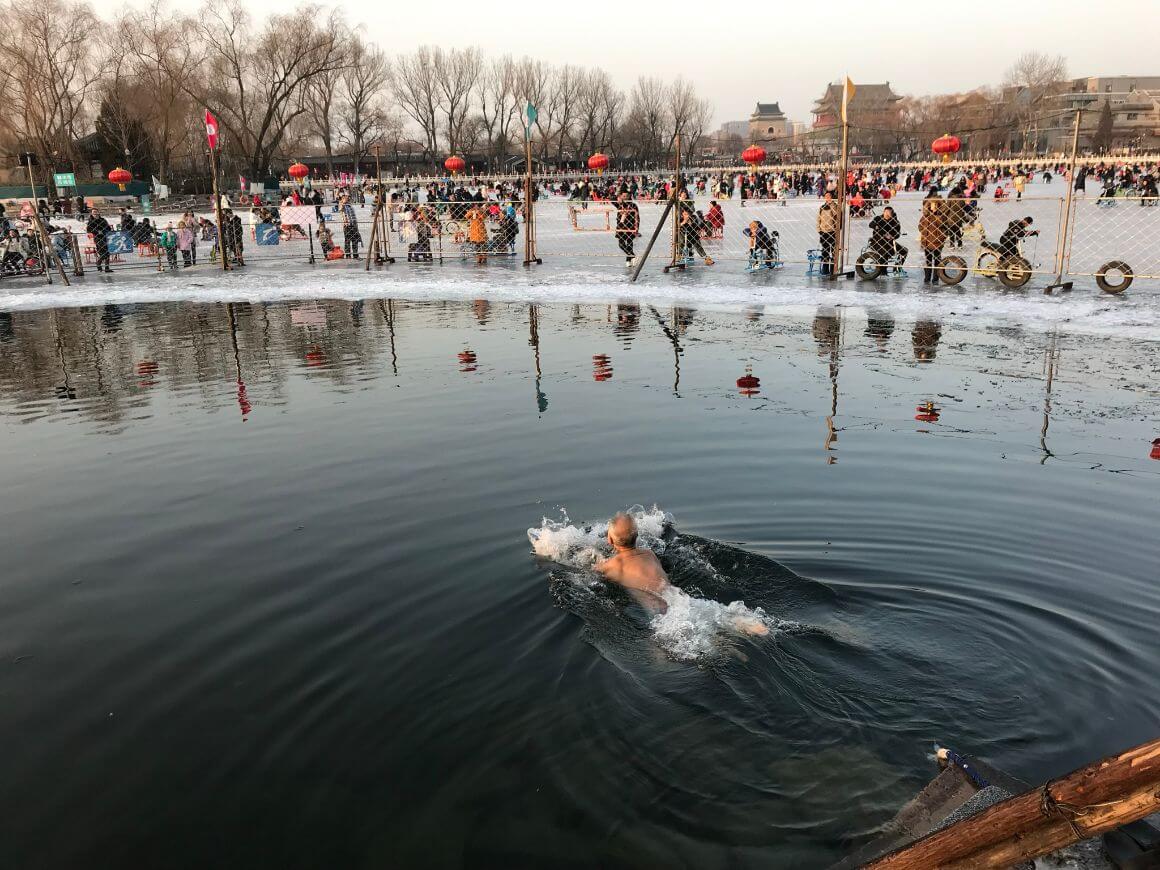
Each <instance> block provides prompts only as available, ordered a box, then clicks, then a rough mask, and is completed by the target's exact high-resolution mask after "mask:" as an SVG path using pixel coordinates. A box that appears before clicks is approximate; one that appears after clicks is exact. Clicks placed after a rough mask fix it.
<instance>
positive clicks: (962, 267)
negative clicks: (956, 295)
mask: <svg viewBox="0 0 1160 870" xmlns="http://www.w3.org/2000/svg"><path fill="white" fill-rule="evenodd" d="M936 271H937V273H938V277H939V280H940V281H942V282H943V283H944V284H946V285H947V286H948V287H954V286H955V285H956V284H962V283H963V279H964V278H966V277H967V261H966V260H964V259H963V258H962V257H956V256H951V257H943V259H942V262H941V263H939V264H938V269H937V270H936Z"/></svg>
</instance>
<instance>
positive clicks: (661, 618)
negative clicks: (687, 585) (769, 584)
mask: <svg viewBox="0 0 1160 870" xmlns="http://www.w3.org/2000/svg"><path fill="white" fill-rule="evenodd" d="M626 513H627V514H628V515H629V516H630V517H632V519H633V520H634V521H635V522H636V528H637V533H638V540H637V546H639V547H646V548H648V549H650V550H652V551H653V552H654V553H656V554H657V555H658V556H661V555H664V554H665V553H666V551H667V550H668V549H669V543H670V537H669V535H668V534H667V533H668V532H670V531H671V530H672V527H673V518H672V516H671V515H670V514H668V513H666V512H665V511H663V510H661V509H660V508H658V507H656V506H655V505H654V506H653V507H652V508H651V509H645V508H643V507H641V506H640V505H636V506H634V507H632V508H630V509H629V510H628V511H627V512H626ZM607 532H608V522H607V521H602V522H596V523H586V524H573V523H572V521H571V520H570V519H569V518H568V515H567V513H564V514H563V518H562V519H561V520H550V519H548V518H547V517H544V518H543V519H542V521H541V523H540V526H539V528H531V529H528V540H529V541H530V542H531V544H532V550H533V552H535V554H536V555H537V556H540V557H541V558H544V559H548V560H551V561H553V562H556V563H558V564H561V565H564V566H567V567H569V568H573V569H576V571H577V572H578V573H576V574H575V575H574V576H573V578H572V582H573V583H576V584H579V585H583V586H586V587H588V588H598V587H599V586H600V584H602V583H603V582H604V581H603V580H602V579H600V577H599V576H598V575H597V574H596V573H595V571H594V567H595V565H596V564H597V562H599V561H600V560H601V559H603V558H604V557H605V556H607V555H609V548H608V545H607V542H606V540H605V536H606V534H607ZM685 555H686V556H687V554H685ZM701 567H702V568H706V569H708V570H710V571H711V570H712V569H711V567H710V566H708V565H707V564H704V565H702V566H701ZM659 597H660V598H661V599H662V600H663V602H664V608H665V609H664V611H663V612H659V613H655V614H654V615H653V616H652V618H651V619H650V622H649V627H650V629H651V630H652V633H653V636H654V637H655V638H656V640H657V642H658V643H659V644H660V645H661V647H662V648H664V649H665V650H666V651H668V652H669V653H670V654H671V655H672V656H674V657H675V658H678V659H681V660H683V661H693V660H697V659H702V658H706V657H710V656H712V655H714V654H716V653H718V652H720V645H721V641H722V640H723V639H725V638H727V637H736V636H738V635H742V634H749V635H764V634H768V633H769V631H770V630H771V629H775V628H779V627H782V625H783V624H782V623H780V622H779V621H778V620H776V619H773V618H772V617H770V616H769V615H767V614H766V612H765V611H764V610H763V609H762V608H760V607H757V608H749V607H747V606H746V605H745V604H744V602H741V601H733V602H731V603H730V604H722V603H720V602H718V601H712V600H709V599H705V598H698V597H695V596H692V595H689V594H688V593H687V592H685V591H684V590H682V589H680V588H679V587H677V586H675V585H668V586H667V587H666V588H664V589H663V590H662V591H661V592H660V593H659Z"/></svg>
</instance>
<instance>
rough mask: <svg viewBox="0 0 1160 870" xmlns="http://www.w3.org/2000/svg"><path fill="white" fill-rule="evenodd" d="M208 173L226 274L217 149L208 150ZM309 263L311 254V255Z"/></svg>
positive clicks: (226, 261) (228, 266)
mask: <svg viewBox="0 0 1160 870" xmlns="http://www.w3.org/2000/svg"><path fill="white" fill-rule="evenodd" d="M209 171H210V172H212V173H213V213H214V216H215V217H216V218H217V225H218V253H219V254H221V258H222V271H223V272H228V271H229V270H230V262H229V260H230V258H229V257H228V256H227V255H226V232H225V226H224V225H223V223H222V198H221V196H220V195H219V194H218V162H217V149H216V148H210V149H209ZM311 262H314V260H313V254H311Z"/></svg>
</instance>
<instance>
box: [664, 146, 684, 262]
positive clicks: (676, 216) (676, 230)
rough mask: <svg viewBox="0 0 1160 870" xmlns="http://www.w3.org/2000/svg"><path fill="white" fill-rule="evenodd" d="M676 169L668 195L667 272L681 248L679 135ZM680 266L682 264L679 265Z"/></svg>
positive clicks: (675, 260)
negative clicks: (670, 233) (669, 240)
mask: <svg viewBox="0 0 1160 870" xmlns="http://www.w3.org/2000/svg"><path fill="white" fill-rule="evenodd" d="M676 167H677V174H676V175H674V176H673V189H672V192H671V193H670V195H669V200H670V201H671V202H672V204H673V206H674V208H673V246H672V252H671V254H672V256H670V257H669V265H668V267H667V268H666V269H665V271H666V272H667V271H668V270H669V269H671V268H672V267H673V266H676V265H677V255H678V254H679V253H680V247H681V207H680V201H679V199H678V198H679V197H680V195H681V134H680V133H678V134H677V135H676ZM681 265H682V266H683V265H684V263H682V264H681Z"/></svg>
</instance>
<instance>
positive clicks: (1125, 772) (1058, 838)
mask: <svg viewBox="0 0 1160 870" xmlns="http://www.w3.org/2000/svg"><path fill="white" fill-rule="evenodd" d="M1157 810H1160V739H1156V740H1152V741H1150V742H1148V743H1142V744H1141V745H1139V746H1137V747H1134V748H1133V749H1129V750H1127V751H1126V752H1122V753H1120V754H1119V755H1112V756H1109V757H1108V758H1105V759H1103V760H1101V761H1097V762H1095V763H1094V764H1089V765H1087V766H1086V767H1081V768H1080V769H1079V770H1076V771H1073V772H1072V773H1069V774H1067V775H1066V776H1064V777H1061V778H1059V779H1056V780H1052V781H1050V782H1048V783H1046V784H1044V785H1043V787H1042V788H1038V789H1033V790H1032V791H1029V792H1024V793H1023V794H1021V795H1016V796H1015V797H1012V798H1008V799H1007V800H1005V801H1002V802H1001V803H998V804H995V805H994V806H991V807H988V808H987V809H985V810H983V811H982V812H981V813H978V814H977V815H974V816H970V817H969V818H966V819H963V820H962V821H960V822H957V823H955V824H953V825H951V826H949V827H947V828H943V829H942V830H940V831H936V832H935V833H933V834H930V835H929V836H926V837H924V838H922V839H921V840H919V841H918V842H916V843H912V844H911V845H909V846H904V847H903V848H901V849H898V850H896V851H894V852H891V853H890V854H888V855H885V856H884V857H882V858H879V859H877V860H875V861H872V862H870V863H869V864H867V865H866V868H868V870H919V868H927V867H940V868H967V867H970V868H976V867H1007V866H1010V865H1012V864H1017V863H1019V862H1021V861H1029V860H1031V859H1032V858H1035V857H1038V856H1040V855H1046V854H1047V853H1048V852H1054V851H1055V850H1056V849H1060V848H1062V847H1063V846H1066V845H1068V844H1069V843H1074V842H1077V841H1079V840H1084V839H1087V838H1088V837H1093V836H1095V835H1096V834H1101V833H1103V832H1104V831H1108V830H1111V829H1112V828H1117V827H1119V826H1120V825H1125V824H1127V823H1128V822H1133V821H1136V820H1137V819H1141V818H1143V817H1144V816H1147V815H1150V814H1151V813H1154V812H1156V811H1157Z"/></svg>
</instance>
